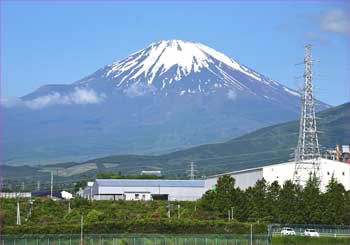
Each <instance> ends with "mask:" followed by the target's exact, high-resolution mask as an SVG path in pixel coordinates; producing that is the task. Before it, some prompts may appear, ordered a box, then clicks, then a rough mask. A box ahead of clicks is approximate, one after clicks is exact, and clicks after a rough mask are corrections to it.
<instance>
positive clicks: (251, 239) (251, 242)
mask: <svg viewBox="0 0 350 245" xmlns="http://www.w3.org/2000/svg"><path fill="white" fill-rule="evenodd" d="M250 245H253V224H250Z"/></svg>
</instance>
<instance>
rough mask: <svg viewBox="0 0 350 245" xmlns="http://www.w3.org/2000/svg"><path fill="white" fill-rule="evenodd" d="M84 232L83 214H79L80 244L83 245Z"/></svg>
mask: <svg viewBox="0 0 350 245" xmlns="http://www.w3.org/2000/svg"><path fill="white" fill-rule="evenodd" d="M83 232H84V216H83V215H82V216H81V220H80V245H84V244H83V236H84V234H83Z"/></svg>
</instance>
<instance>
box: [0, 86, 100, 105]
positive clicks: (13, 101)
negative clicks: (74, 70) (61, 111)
mask: <svg viewBox="0 0 350 245" xmlns="http://www.w3.org/2000/svg"><path fill="white" fill-rule="evenodd" d="M105 98H106V95H105V94H103V93H101V94H97V93H96V92H95V91H94V90H93V89H86V88H77V87H76V88H75V89H74V91H73V92H71V93H69V94H66V95H62V94H60V93H58V92H54V93H51V94H48V95H44V96H40V97H37V98H35V99H33V100H26V101H23V100H21V99H19V98H7V99H3V100H2V101H1V104H2V105H4V106H5V107H14V106H27V107H29V108H30V109H33V110H37V109H42V108H45V107H48V106H51V105H72V104H98V103H101V102H102V101H103V100H104V99H105Z"/></svg>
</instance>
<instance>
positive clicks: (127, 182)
mask: <svg viewBox="0 0 350 245" xmlns="http://www.w3.org/2000/svg"><path fill="white" fill-rule="evenodd" d="M96 183H97V184H98V185H99V186H116V187H117V186H118V187H204V184H205V182H204V180H158V179H157V180H154V179H150V180H145V179H96Z"/></svg>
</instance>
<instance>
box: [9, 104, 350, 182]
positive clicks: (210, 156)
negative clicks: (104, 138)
mask: <svg viewBox="0 0 350 245" xmlns="http://www.w3.org/2000/svg"><path fill="white" fill-rule="evenodd" d="M317 117H319V118H320V119H319V120H318V129H319V130H320V131H321V133H319V142H320V145H321V146H322V148H323V149H324V148H334V146H335V145H336V144H349V139H350V103H346V104H343V105H340V106H337V107H335V108H331V109H329V110H326V111H323V112H320V113H318V114H317ZM298 124H299V122H298V121H291V122H287V123H283V124H278V125H274V126H270V127H266V128H262V129H259V130H257V131H254V132H252V133H249V134H246V135H243V136H241V137H238V138H236V139H233V140H230V141H227V142H225V143H219V144H207V145H201V146H198V147H193V148H190V149H187V150H182V151H177V152H173V153H169V154H164V155H161V156H137V155H119V156H109V157H104V158H98V159H93V160H90V161H86V162H83V163H66V164H56V165H48V166H41V167H40V169H41V172H37V174H36V175H39V174H40V175H45V176H46V179H49V174H48V172H46V174H45V172H42V171H43V170H45V169H46V171H49V170H50V169H54V170H56V169H59V171H60V172H62V173H63V172H65V171H66V172H67V171H71V170H72V168H73V167H74V168H75V169H81V170H82V172H80V173H79V174H75V175H74V174H73V175H70V176H66V177H65V178H63V177H62V178H63V179H69V180H71V181H72V180H74V179H78V178H80V176H81V175H82V174H84V175H87V176H94V175H95V174H96V172H98V171H103V172H111V171H112V172H115V173H118V172H122V173H123V174H127V173H132V174H139V173H140V172H141V171H142V170H161V171H162V172H163V174H165V175H167V176H178V177H185V176H186V174H187V172H186V170H187V169H188V165H189V162H191V161H194V162H195V164H196V165H197V169H198V170H199V175H210V174H216V173H222V172H225V171H234V170H240V169H245V168H252V167H259V166H264V165H269V164H275V163H279V162H284V161H287V160H288V159H291V158H292V156H291V154H292V153H293V150H294V148H295V147H296V144H297V137H298V128H299V126H298ZM89 164H90V165H91V164H96V168H95V169H90V170H89V169H87V168H86V166H89ZM20 168H23V167H18V169H20ZM26 168H27V167H26ZM10 170H12V172H11V173H10ZM34 170H38V169H34V168H32V169H31V171H34ZM27 171H28V170H27ZM18 172H20V171H18ZM15 173H16V172H15V171H13V169H12V168H11V169H9V170H8V171H7V169H6V167H5V168H3V174H4V175H11V176H12V174H14V175H15ZM33 175H34V174H33ZM62 176H63V175H62Z"/></svg>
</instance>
